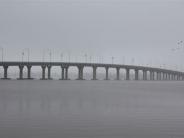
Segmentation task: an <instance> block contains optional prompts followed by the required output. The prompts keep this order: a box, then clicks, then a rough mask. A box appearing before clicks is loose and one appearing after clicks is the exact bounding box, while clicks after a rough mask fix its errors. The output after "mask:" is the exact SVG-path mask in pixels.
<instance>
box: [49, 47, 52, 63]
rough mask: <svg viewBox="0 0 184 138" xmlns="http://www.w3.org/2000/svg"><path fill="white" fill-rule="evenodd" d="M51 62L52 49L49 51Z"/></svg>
mask: <svg viewBox="0 0 184 138" xmlns="http://www.w3.org/2000/svg"><path fill="white" fill-rule="evenodd" d="M49 57H50V62H51V61H52V51H51V50H50V51H49Z"/></svg>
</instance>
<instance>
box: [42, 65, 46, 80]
mask: <svg viewBox="0 0 184 138" xmlns="http://www.w3.org/2000/svg"><path fill="white" fill-rule="evenodd" d="M41 68H42V78H41V79H42V80H46V78H45V69H46V66H45V65H42V66H41Z"/></svg>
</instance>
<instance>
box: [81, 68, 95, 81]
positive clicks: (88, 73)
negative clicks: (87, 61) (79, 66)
mask: <svg viewBox="0 0 184 138" xmlns="http://www.w3.org/2000/svg"><path fill="white" fill-rule="evenodd" d="M83 78H84V79H85V80H92V79H93V68H92V67H84V69H83Z"/></svg>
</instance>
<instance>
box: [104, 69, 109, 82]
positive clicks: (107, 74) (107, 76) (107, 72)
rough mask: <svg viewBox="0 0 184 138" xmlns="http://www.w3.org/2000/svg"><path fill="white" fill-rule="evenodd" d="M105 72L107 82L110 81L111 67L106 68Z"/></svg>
mask: <svg viewBox="0 0 184 138" xmlns="http://www.w3.org/2000/svg"><path fill="white" fill-rule="evenodd" d="M105 72H106V75H105V80H109V67H105Z"/></svg>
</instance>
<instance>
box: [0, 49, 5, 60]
mask: <svg viewBox="0 0 184 138" xmlns="http://www.w3.org/2000/svg"><path fill="white" fill-rule="evenodd" d="M0 48H1V56H2V62H3V60H4V48H3V47H0Z"/></svg>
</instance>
